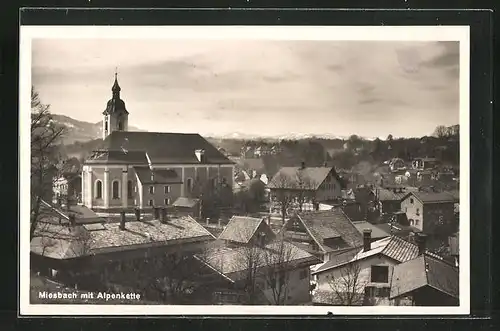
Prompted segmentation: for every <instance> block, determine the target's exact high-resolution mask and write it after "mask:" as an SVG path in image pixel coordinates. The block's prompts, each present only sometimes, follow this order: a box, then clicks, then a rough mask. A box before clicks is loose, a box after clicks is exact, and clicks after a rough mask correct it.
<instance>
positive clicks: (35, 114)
mask: <svg viewBox="0 0 500 331" xmlns="http://www.w3.org/2000/svg"><path fill="white" fill-rule="evenodd" d="M49 108H50V106H49V105H45V104H43V103H42V102H41V101H40V97H39V95H38V92H36V91H35V89H34V87H32V89H31V220H30V222H31V226H30V238H33V235H34V232H35V229H36V226H37V222H38V220H39V218H40V206H41V203H42V200H43V199H50V197H51V195H52V186H53V180H54V179H55V178H57V177H58V175H59V174H61V173H62V172H63V168H64V166H65V165H64V163H63V162H62V157H61V155H60V154H59V151H58V148H59V143H60V141H61V138H62V136H63V134H64V132H65V127H63V126H60V125H57V124H56V123H55V122H54V121H53V120H52V115H51V113H50V111H49Z"/></svg>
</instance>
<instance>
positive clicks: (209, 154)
mask: <svg viewBox="0 0 500 331" xmlns="http://www.w3.org/2000/svg"><path fill="white" fill-rule="evenodd" d="M122 148H123V149H125V150H127V151H128V153H130V152H143V153H147V154H148V156H149V158H150V160H151V162H152V163H170V164H176V163H177V164H179V163H184V164H200V163H201V162H200V161H198V158H197V157H196V155H195V150H198V149H203V150H204V151H205V162H204V163H205V164H233V162H232V161H230V160H229V159H228V158H227V157H226V156H225V155H224V154H222V153H221V152H220V151H218V150H217V148H215V146H213V145H212V144H210V143H209V142H208V141H207V140H206V139H204V138H203V137H202V136H200V135H199V134H197V133H159V132H133V131H114V132H112V133H111V134H110V135H109V136H107V137H106V139H105V140H104V142H103V144H102V149H103V150H111V151H120V150H122Z"/></svg>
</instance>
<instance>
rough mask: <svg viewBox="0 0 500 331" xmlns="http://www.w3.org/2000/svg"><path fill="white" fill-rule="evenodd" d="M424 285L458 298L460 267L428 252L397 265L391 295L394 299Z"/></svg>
mask: <svg viewBox="0 0 500 331" xmlns="http://www.w3.org/2000/svg"><path fill="white" fill-rule="evenodd" d="M424 286H430V287H432V288H434V289H436V290H438V291H441V292H443V293H446V294H448V295H449V296H452V297H454V298H458V293H459V275H458V268H456V267H454V266H452V265H451V264H449V263H447V262H445V261H443V260H440V259H436V258H434V257H431V256H429V255H427V254H424V255H421V256H418V257H416V258H414V259H412V260H409V261H406V262H404V263H401V264H399V265H396V266H395V267H394V271H393V276H392V284H391V294H390V297H391V299H392V298H395V297H398V296H401V295H407V294H409V293H410V292H412V291H414V290H417V289H419V288H422V287H424Z"/></svg>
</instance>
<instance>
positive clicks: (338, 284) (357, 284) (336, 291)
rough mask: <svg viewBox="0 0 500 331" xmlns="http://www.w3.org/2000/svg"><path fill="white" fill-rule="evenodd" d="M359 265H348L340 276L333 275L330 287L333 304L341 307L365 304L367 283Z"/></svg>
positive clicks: (352, 263) (342, 269)
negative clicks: (361, 275)
mask: <svg viewBox="0 0 500 331" xmlns="http://www.w3.org/2000/svg"><path fill="white" fill-rule="evenodd" d="M360 273H361V266H360V265H359V263H355V262H351V263H347V264H346V265H345V266H344V267H342V268H340V269H339V271H338V275H337V276H334V275H332V278H331V279H330V281H329V285H330V287H331V289H332V294H333V296H332V301H333V302H332V303H334V304H335V305H339V306H355V305H360V304H362V303H363V300H364V292H365V287H366V285H367V281H365V280H363V279H362V278H361V277H360Z"/></svg>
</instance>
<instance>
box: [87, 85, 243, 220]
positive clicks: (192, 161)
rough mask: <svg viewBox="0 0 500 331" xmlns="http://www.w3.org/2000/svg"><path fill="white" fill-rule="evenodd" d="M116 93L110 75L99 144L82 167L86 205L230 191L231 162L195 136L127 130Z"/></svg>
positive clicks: (159, 202)
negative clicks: (110, 88)
mask: <svg viewBox="0 0 500 331" xmlns="http://www.w3.org/2000/svg"><path fill="white" fill-rule="evenodd" d="M120 91H121V88H120V86H119V85H118V81H117V78H116V77H115V82H114V85H113V87H112V92H113V95H112V98H111V99H110V100H109V101H108V104H107V107H106V109H105V110H104V112H103V117H104V118H103V143H102V146H101V148H100V149H98V150H96V151H94V153H93V154H92V155H91V156H90V157H89V158H88V159H87V160H86V161H85V162H84V166H83V171H82V202H83V204H84V205H85V206H87V207H88V208H91V209H94V210H98V211H101V212H117V211H121V210H131V209H133V208H136V207H137V208H141V209H152V207H161V206H169V205H171V204H172V203H173V202H174V201H176V200H177V199H178V198H179V197H189V198H199V197H200V195H201V194H203V195H204V196H205V197H208V196H211V195H214V194H218V193H216V192H219V193H221V192H224V194H228V195H230V194H232V186H233V179H234V163H233V162H232V161H230V160H229V159H228V158H227V157H226V156H225V155H224V154H223V153H221V152H220V151H219V150H217V148H215V147H214V146H213V145H211V144H210V143H209V142H208V141H207V140H206V139H204V138H203V137H201V136H200V135H199V134H195V133H189V134H181V133H158V132H132V131H128V115H129V113H128V111H127V110H126V107H125V102H124V101H123V100H122V99H121V98H120ZM221 194H222V193H221ZM221 200H222V201H228V203H230V200H231V199H221Z"/></svg>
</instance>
